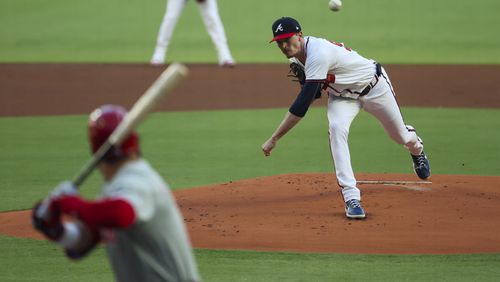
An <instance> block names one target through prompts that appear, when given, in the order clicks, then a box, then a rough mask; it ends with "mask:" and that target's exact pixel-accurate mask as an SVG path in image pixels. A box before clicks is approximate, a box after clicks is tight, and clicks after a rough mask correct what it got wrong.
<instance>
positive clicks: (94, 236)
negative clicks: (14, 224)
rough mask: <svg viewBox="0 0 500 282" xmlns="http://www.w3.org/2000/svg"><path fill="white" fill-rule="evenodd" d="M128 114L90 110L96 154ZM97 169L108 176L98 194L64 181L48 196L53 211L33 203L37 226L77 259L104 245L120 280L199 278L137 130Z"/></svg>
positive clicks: (180, 224)
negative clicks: (84, 193)
mask: <svg viewBox="0 0 500 282" xmlns="http://www.w3.org/2000/svg"><path fill="white" fill-rule="evenodd" d="M125 115H126V110H125V109H124V108H122V107H120V106H115V105H104V106H102V107H100V108H98V109H96V110H95V111H93V112H92V113H91V114H90V119H89V140H90V145H91V149H92V152H93V153H95V152H96V151H97V150H98V149H99V148H100V147H101V145H102V144H103V143H104V142H105V141H106V140H107V139H108V137H109V136H110V135H111V133H112V132H113V131H114V130H115V128H116V127H117V126H118V124H119V123H120V122H121V121H122V120H123V118H124V116H125ZM99 170H100V172H101V174H102V175H103V177H104V180H105V184H104V186H103V188H102V192H101V197H100V198H99V199H97V200H85V199H82V198H81V197H80V196H79V195H78V190H77V189H76V188H75V187H74V186H73V185H72V184H71V183H70V182H69V181H68V182H63V183H61V184H60V185H59V186H58V187H56V189H55V190H54V191H53V192H52V193H51V194H50V195H49V196H48V197H47V198H46V199H45V200H44V202H48V203H49V205H48V207H49V208H48V209H43V208H41V205H40V204H37V205H36V206H35V208H34V209H33V225H34V227H35V228H36V229H37V230H38V231H40V232H41V233H42V234H44V235H45V236H46V237H47V238H48V239H49V240H52V241H54V242H56V243H57V244H58V245H60V246H61V247H62V248H64V250H65V252H66V254H67V256H68V257H69V258H72V259H78V258H82V257H83V256H85V255H86V254H88V253H89V252H90V251H91V250H92V249H93V248H94V247H95V246H96V245H97V244H98V243H99V242H102V243H104V244H105V245H106V250H107V254H108V258H109V260H110V263H111V265H112V268H113V270H114V273H115V278H116V280H117V281H200V276H199V274H198V270H197V266H196V263H195V259H194V256H193V252H192V248H191V245H190V242H189V238H188V235H187V232H186V229H185V226H184V221H183V218H182V216H181V213H180V211H179V209H178V207H177V205H176V202H175V199H174V197H173V196H172V193H171V191H170V188H169V187H168V185H167V184H166V183H165V182H164V181H163V179H162V178H161V176H160V175H159V174H158V173H157V172H156V171H155V170H154V169H153V168H152V167H151V165H150V164H149V163H148V162H147V161H146V160H144V159H143V158H141V156H140V148H139V137H138V135H137V133H136V132H132V133H130V134H129V135H128V136H127V137H126V138H125V140H124V141H123V143H122V144H121V145H120V146H117V147H113V148H112V149H111V150H110V151H109V152H108V153H107V154H106V155H105V156H104V159H103V161H102V162H101V163H100V164H99ZM62 216H65V217H69V218H70V220H64V221H63V220H62V219H61V218H62Z"/></svg>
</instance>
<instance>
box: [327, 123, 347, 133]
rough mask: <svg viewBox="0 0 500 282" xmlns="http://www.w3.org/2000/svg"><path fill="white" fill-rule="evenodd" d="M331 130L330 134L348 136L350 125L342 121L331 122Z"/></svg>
mask: <svg viewBox="0 0 500 282" xmlns="http://www.w3.org/2000/svg"><path fill="white" fill-rule="evenodd" d="M329 130H330V136H347V135H348V134H349V126H347V125H345V124H343V123H340V122H332V123H330V124H329Z"/></svg>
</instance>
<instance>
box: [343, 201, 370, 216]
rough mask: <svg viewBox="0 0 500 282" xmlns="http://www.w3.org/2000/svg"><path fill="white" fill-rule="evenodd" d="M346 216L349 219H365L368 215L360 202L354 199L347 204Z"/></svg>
mask: <svg viewBox="0 0 500 282" xmlns="http://www.w3.org/2000/svg"><path fill="white" fill-rule="evenodd" d="M345 215H346V216H347V217H348V218H365V217H366V214H365V211H364V210H363V208H362V207H361V203H360V202H359V200H356V199H352V200H349V201H347V202H346V203H345Z"/></svg>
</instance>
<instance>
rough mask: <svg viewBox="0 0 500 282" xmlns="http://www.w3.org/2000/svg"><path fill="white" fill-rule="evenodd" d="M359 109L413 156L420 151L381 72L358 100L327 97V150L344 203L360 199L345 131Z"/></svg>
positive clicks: (390, 86)
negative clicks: (365, 112)
mask: <svg viewBox="0 0 500 282" xmlns="http://www.w3.org/2000/svg"><path fill="white" fill-rule="evenodd" d="M361 109H364V110H365V111H367V112H369V113H370V114H372V115H373V116H375V117H376V118H377V119H378V120H379V121H380V123H381V124H382V126H383V127H384V129H385V131H386V132H387V134H388V135H389V136H390V137H391V139H392V140H394V141H395V142H396V143H398V144H401V145H404V147H405V148H407V149H408V151H410V153H411V154H413V155H419V154H420V153H421V152H422V150H423V145H422V142H421V141H420V138H418V136H417V134H416V133H415V131H414V129H413V127H411V126H407V125H405V123H404V121H403V117H402V116H401V112H400V109H399V106H398V104H397V102H396V98H395V97H394V94H393V89H392V85H391V84H390V81H389V78H388V76H387V73H386V72H385V70H383V75H381V76H380V80H379V82H378V83H377V85H376V86H375V87H374V88H373V89H372V90H371V91H370V92H369V93H368V94H367V95H365V96H363V97H360V98H359V99H351V98H343V97H338V96H334V95H332V94H330V95H329V98H328V123H329V132H330V150H331V152H332V156H333V161H334V165H335V171H336V174H337V181H338V183H339V185H340V186H341V187H342V195H343V197H344V201H346V202H347V201H349V200H351V199H358V200H361V192H360V190H359V189H358V188H357V187H356V178H355V177H354V173H353V170H352V166H351V155H350V153H349V145H348V143H347V140H348V135H349V128H350V126H351V123H352V121H353V120H354V118H355V117H356V115H357V114H358V113H359V111H360V110H361Z"/></svg>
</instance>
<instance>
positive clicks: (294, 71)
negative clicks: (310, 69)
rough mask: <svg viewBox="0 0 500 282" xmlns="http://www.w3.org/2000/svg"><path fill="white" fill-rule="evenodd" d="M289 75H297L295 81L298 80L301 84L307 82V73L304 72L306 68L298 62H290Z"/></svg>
mask: <svg viewBox="0 0 500 282" xmlns="http://www.w3.org/2000/svg"><path fill="white" fill-rule="evenodd" d="M287 76H288V77H295V78H296V79H293V81H298V82H299V83H300V85H304V83H305V82H306V73H305V72H304V69H303V68H302V67H301V66H299V64H297V63H291V64H290V71H289V72H288V75H287Z"/></svg>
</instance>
